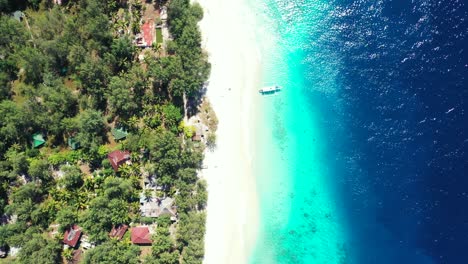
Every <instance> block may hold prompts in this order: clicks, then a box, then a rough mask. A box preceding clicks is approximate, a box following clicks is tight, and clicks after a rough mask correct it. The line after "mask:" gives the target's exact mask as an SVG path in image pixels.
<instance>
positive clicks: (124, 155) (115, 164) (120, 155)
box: [107, 150, 130, 171]
mask: <svg viewBox="0 0 468 264" xmlns="http://www.w3.org/2000/svg"><path fill="white" fill-rule="evenodd" d="M107 158H108V159H109V161H110V164H111V165H112V168H114V171H118V170H119V167H120V165H122V164H124V163H125V162H127V161H128V160H130V152H128V151H121V150H114V151H112V152H111V153H109V154H108V155H107Z"/></svg>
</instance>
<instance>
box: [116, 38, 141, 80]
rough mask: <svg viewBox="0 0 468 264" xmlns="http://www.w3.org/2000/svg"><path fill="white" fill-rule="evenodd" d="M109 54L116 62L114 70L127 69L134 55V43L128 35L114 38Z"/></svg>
mask: <svg viewBox="0 0 468 264" xmlns="http://www.w3.org/2000/svg"><path fill="white" fill-rule="evenodd" d="M111 54H112V55H113V59H114V60H115V64H116V71H115V72H119V71H121V70H123V69H127V68H128V65H129V64H130V63H131V61H132V60H133V57H134V56H135V45H133V43H132V41H131V40H130V38H128V37H121V38H118V39H114V40H113V42H112V46H111Z"/></svg>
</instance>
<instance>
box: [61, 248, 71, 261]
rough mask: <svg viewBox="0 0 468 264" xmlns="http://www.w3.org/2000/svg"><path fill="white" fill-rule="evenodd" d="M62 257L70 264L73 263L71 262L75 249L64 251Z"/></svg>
mask: <svg viewBox="0 0 468 264" xmlns="http://www.w3.org/2000/svg"><path fill="white" fill-rule="evenodd" d="M62 256H63V258H64V259H66V260H67V262H68V263H71V261H72V260H73V249H71V248H66V249H64V250H63V252H62Z"/></svg>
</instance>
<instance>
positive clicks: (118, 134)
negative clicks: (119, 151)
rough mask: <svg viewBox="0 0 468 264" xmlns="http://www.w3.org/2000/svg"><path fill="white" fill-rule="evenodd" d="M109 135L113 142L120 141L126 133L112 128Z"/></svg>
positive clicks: (121, 129) (120, 129)
mask: <svg viewBox="0 0 468 264" xmlns="http://www.w3.org/2000/svg"><path fill="white" fill-rule="evenodd" d="M111 134H112V136H113V137H114V139H115V140H121V139H124V138H126V137H127V135H128V132H127V131H125V130H124V129H123V128H120V127H119V128H113V129H112V130H111Z"/></svg>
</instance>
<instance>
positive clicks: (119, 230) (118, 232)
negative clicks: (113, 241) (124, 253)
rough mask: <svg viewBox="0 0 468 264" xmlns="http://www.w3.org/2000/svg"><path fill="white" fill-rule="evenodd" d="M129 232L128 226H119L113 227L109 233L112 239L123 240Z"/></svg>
mask: <svg viewBox="0 0 468 264" xmlns="http://www.w3.org/2000/svg"><path fill="white" fill-rule="evenodd" d="M127 230H128V225H123V224H122V225H117V226H113V227H112V230H111V231H110V233H109V236H110V237H113V238H117V239H118V240H121V239H122V237H123V236H124V235H125V233H126V232H127Z"/></svg>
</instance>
